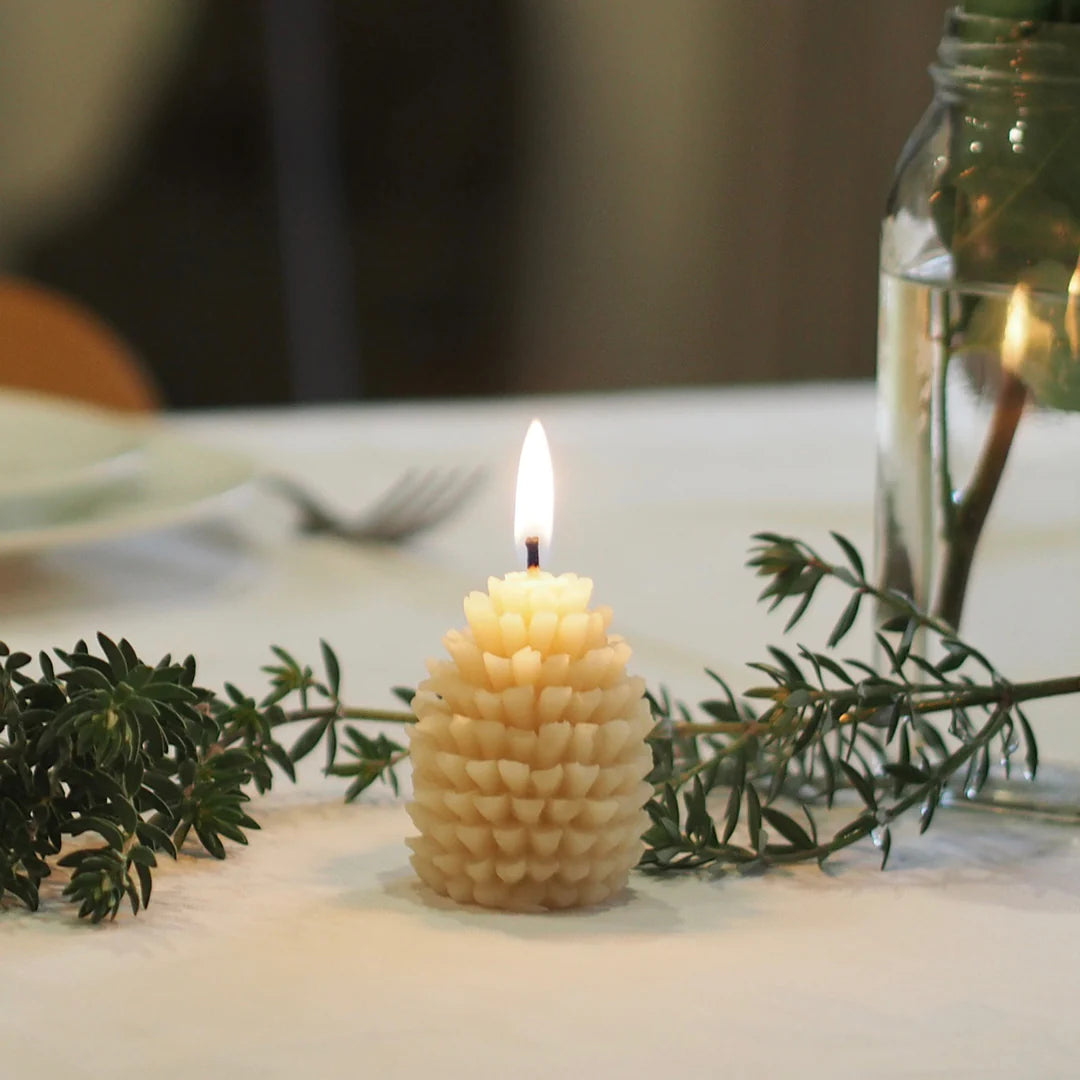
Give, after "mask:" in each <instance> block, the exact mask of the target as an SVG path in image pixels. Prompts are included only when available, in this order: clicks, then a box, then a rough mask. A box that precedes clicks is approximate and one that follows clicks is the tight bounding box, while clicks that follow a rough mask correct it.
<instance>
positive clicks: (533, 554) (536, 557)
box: [525, 536, 540, 570]
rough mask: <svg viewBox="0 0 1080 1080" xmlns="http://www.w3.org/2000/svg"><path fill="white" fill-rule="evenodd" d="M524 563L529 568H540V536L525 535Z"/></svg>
mask: <svg viewBox="0 0 1080 1080" xmlns="http://www.w3.org/2000/svg"><path fill="white" fill-rule="evenodd" d="M525 565H526V566H527V567H528V569H530V570H539V569H540V537H538V536H527V537H525Z"/></svg>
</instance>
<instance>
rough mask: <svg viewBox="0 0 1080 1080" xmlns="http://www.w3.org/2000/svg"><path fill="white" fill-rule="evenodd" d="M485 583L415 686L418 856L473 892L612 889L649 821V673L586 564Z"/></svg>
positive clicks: (439, 882)
mask: <svg viewBox="0 0 1080 1080" xmlns="http://www.w3.org/2000/svg"><path fill="white" fill-rule="evenodd" d="M488 590H489V591H488V592H487V593H481V592H474V593H471V594H470V595H469V596H468V597H466V600H465V617H466V619H467V620H468V624H469V625H468V628H467V629H465V630H463V631H457V630H453V631H451V632H450V633H449V634H447V636H446V637H445V638H444V639H443V642H444V644H445V645H446V648H447V651H448V652H449V653H450V657H451V659H450V660H433V661H429V662H428V671H429V673H430V677H429V678H428V679H426V680H424V682H422V683H421V684H420V688H419V690H418V691H417V694H416V696H415V698H414V699H413V710H414V712H415V713H416V717H417V723H416V724H415V725H414V726H413V729H412V731H411V732H410V740H411V755H410V756H411V758H412V762H413V789H414V796H413V802H412V803H411V804H410V805H409V813H410V815H411V816H412V819H413V822H414V823H415V824H416V826H417V828H418V829H419V830H420V836H418V837H411V838H410V839H409V841H408V843H409V846H410V847H411V848H412V851H413V855H412V863H413V866H414V867H415V869H416V872H417V873H418V874H419V875H420V877H421V878H422V879H423V881H425V882H426V883H427V884H428V885H430V886H431V888H433V889H434V890H435V891H436V892H439V893H442V894H444V895H446V896H449V897H452V898H453V899H454V900H457V901H459V902H461V903H469V902H472V903H477V904H481V905H483V906H485V907H493V908H507V909H512V910H523V911H530V910H543V909H546V908H567V907H575V906H578V905H584V904H596V903H599V902H601V901H603V900H606V899H608V898H609V897H611V896H613V895H614V894H615V893H617V892H619V890H621V889H622V888H623V886H624V885H625V884H626V879H627V876H628V874H629V872H630V870H631V868H632V867H633V866H634V865H635V864H636V863H637V861H638V859H639V857H640V855H641V851H642V842H641V835H642V833H643V832H644V831H645V829H646V828H647V827H648V815H647V814H646V813H645V811H644V810H643V807H644V805H645V803H646V802H647V800H648V798H649V796H650V795H651V793H652V789H651V787H650V785H649V784H648V783H646V782H645V776H646V775H647V774H648V772H649V770H650V768H651V767H652V754H651V751H650V750H649V747H648V745H647V743H646V742H645V738H646V736H647V735H648V734H649V732H650V731H651V729H652V717H651V714H650V710H649V705H648V702H647V700H646V699H645V696H644V695H645V682H644V680H643V679H640V678H636V677H632V676H629V675H627V673H626V663H627V660H628V659H629V658H630V649H629V646H627V644H626V643H625V642H624V641H623V640H622V639H621V638H619V637H615V636H609V635H608V626H609V624H610V621H611V611H610V610H609V609H607V608H597V609H596V610H590V609H589V606H588V605H589V599H590V596H591V594H592V582H591V581H590V580H589V579H588V578H579V577H577V576H576V575H574V574H562V575H560V576H558V577H555V576H553V575H551V574H547V573H538V572H536V571H526V572H524V573H513V574H509V575H507V577H506V578H504V579H502V580H500V579H497V578H491V579H490V580H489V582H488Z"/></svg>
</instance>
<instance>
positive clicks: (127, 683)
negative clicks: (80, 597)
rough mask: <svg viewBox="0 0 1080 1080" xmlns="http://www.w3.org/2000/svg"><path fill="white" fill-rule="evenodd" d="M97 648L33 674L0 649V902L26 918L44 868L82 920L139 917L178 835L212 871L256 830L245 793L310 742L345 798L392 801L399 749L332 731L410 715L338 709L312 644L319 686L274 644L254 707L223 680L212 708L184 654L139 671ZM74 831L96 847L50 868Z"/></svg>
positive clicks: (335, 677) (127, 655)
mask: <svg viewBox="0 0 1080 1080" xmlns="http://www.w3.org/2000/svg"><path fill="white" fill-rule="evenodd" d="M98 644H99V646H100V648H101V655H96V654H94V653H92V652H91V651H90V649H89V648H88V647H87V645H86V643H85V642H83V641H80V642H79V643H78V644H77V645H76V646H75V648H74V649H72V650H71V651H70V652H68V651H65V650H63V649H56V650H54V653H53V655H52V656H50V655H49V654H48V653H42V654H41V655H40V656H39V658H38V665H39V674H38V675H37V677H34V676H32V675H30V674H29V673H28V669H29V666H30V664H31V662H32V661H31V657H30V656H29V655H27V654H26V653H12V652H10V651H9V650H8V648H7V646H4V645H0V657H2V658H3V662H2V666H0V898H3V896H4V895H5V894H7V895H10V896H12V897H15V898H16V899H18V900H19V901H21V902H22V903H23V904H25V905H26V906H27V907H28V908H31V909H36V908H37V906H38V904H39V900H40V887H41V883H42V881H43V880H44V879H45V878H47V877H48V876H49V875H50V874H51V872H52V864H53V862H55V863H56V864H57V865H59V866H62V867H65V868H67V869H68V870H70V879H69V881H68V883H67V885H66V887H65V888H64V890H63V893H64V896H66V897H67V898H68V899H69V900H71V901H73V902H74V903H75V904H77V905H78V913H79V915H80V916H83V917H85V918H89V919H90V920H91V921H93V922H97V921H99V920H100V919H103V918H104V917H105V916H107V915H108V916H115V915H116V913H117V911H118V910H119V908H120V905H121V904H122V903H123V901H124V899H125V897H126V898H127V899H128V901H129V902H130V904H131V908H132V911H133V912H136V913H137V912H138V911H139V909H140V907H145V906H146V905H147V904H148V903H149V902H150V894H151V889H152V884H153V877H152V872H153V869H154V867H155V866H156V865H157V856H158V855H159V854H160V853H162V852H164V853H166V854H167V855H169V856H172V857H173V858H175V857H176V854H177V851H178V850H179V849H180V848H181V847H182V846H183V844H184V843H185V841H186V840H188V839H189V837H193V838H194V839H195V840H196V841H197V842H198V843H199V844H201V846H202V847H203V848H205V850H206V851H207V852H209V854H210V855H212V856H214V858H216V859H223V858H225V855H226V848H225V845H224V843H223V841H224V840H232V841H234V842H236V843H238V844H246V843H247V842H248V837H247V834H248V833H249V832H250V831H251V830H253V829H257V828H258V827H259V826H258V823H257V822H256V821H255V819H254V818H252V817H251V815H250V814H249V813H248V803H249V801H250V798H251V796H250V790H251V789H254V790H255V791H256V792H259V793H261V792H265V791H268V790H269V789H270V788H271V786H272V785H273V782H274V777H275V770H276V771H278V772H280V773H282V774H284V775H285V776H286V777H287V778H288V779H290V780H294V779H295V776H296V773H295V764H296V762H298V761H299V760H300V759H301V758H303V757H304V756H305V755H307V754H308V753H310V752H311V751H312V750H314V749H315V747H316V746H317V745H318V744H319V743H320V742H323V743H325V746H326V764H325V771H326V772H327V773H328V774H333V775H337V776H345V777H349V778H351V783H350V785H349V787H348V789H347V791H346V794H345V797H346V799H349V800H351V799H354V798H356V796H357V795H359V794H360V792H361V791H363V790H364V789H365V788H367V787H369V786H370V785H371V784H373V783H374V782H375V781H376V780H379V779H383V780H386V781H387V782H388V783H390V784H391V785H392V786H393V788H394V790H395V791H396V790H397V777H396V774H395V768H396V767H397V765H398V764H399V763H400V762H401V760H402V758H403V757H404V756H405V754H406V753H407V751H406V750H405V749H404V747H402V746H401V745H399V744H398V743H396V742H394V741H392V740H391V739H389V738H387V737H386V736H385V735H379V736H377V737H375V738H372V737H370V736H368V735H366V734H364V733H363V732H362V731H360V730H359V729H358V728H357V727H355V726H354V725H353V724H351V723H344V724H343V722H346V721H349V720H354V719H370V720H383V721H387V720H389V721H396V722H401V721H403V720H406V719H411V714H409V713H401V712H392V711H385V710H379V709H348V708H346V707H345V706H344V705H343V703H342V701H341V698H340V682H341V673H340V665H339V663H338V660H337V657H336V656H335V654H334V652H333V650H332V649H331V648H330V647H329V646H328V645H326V644H325V643H323V646H322V654H323V666H324V668H325V677H324V678H317V677H316V676H315V674H314V673H313V671H312V669H311V668H310V667H307V666H303V665H301V664H299V663H298V662H297V661H296V660H294V659H293V657H292V656H291V655H290V654H289V653H287V652H286V651H285V650H284V649H281V648H277V647H274V650H273V651H274V654H275V658H276V662H275V663H273V664H271V665H269V666H267V667H265V668H264V669H263V670H264V671H265V672H266V674H267V675H268V676H269V678H270V690H269V692H268V693H267V694H266V695H265V696H263V697H262V699H261V700H258V701H256V699H254V698H252V697H249V696H247V695H245V694H244V693H242V692H241V691H240V690H238V689H237V688H236V687H235V686H233V685H232V684H231V683H226V684H225V694H224V696H223V697H219V696H217V695H216V694H214V693H213V692H212V691H210V690H207V689H205V688H204V687H201V686H198V685H197V684H196V681H195V680H196V667H195V660H194V659H193V658H192V657H190V656H189V657H188V658H187V659H186V660H184V661H183V662H182V663H175V662H173V660H172V659H171V657H169V656H166V657H164V658H163V659H162V660H159V661H158V662H157V663H156V664H149V663H146V662H145V661H143V660H141V659H139V657H138V656H137V655H136V653H135V651H134V649H133V648H132V647H131V645H130V644H129V643H128V642H127V641H120V642H119V643H115V642H113V641H112V640H111V639H109V638H107V637H105V636H104V635H99V636H98ZM54 657H55V661H59V663H60V665H61V666H60V667H57V665H56V663H55V661H54ZM402 694H403V695H404V696H405V697H406V698H407V697H408V696H409V693H408V692H407V691H402ZM287 705H292V706H294V707H292V708H286V706H287ZM295 721H308V726H307V727H306V728H305V729H304V730H303V732H302V734H301V735H300V737H299V738H298V739H297V741H296V743H295V744H294V745H293V746H292V748H291V749H289V750H286V749H285V747H284V746H282V744H281V743H279V742H278V741H277V738H276V732H277V729H278V728H280V727H281V726H282V725H283V724H287V723H292V722H295ZM339 724H343V726H344V734H345V739H344V742H343V743H342V744H341V745H339V740H338V726H339ZM342 750H343V751H344V753H343V754H342V753H340V751H342ZM341 758H344V760H340V759H341ZM82 834H90V835H92V836H94V837H97V838H98V839H99V840H100V841H102V842H103V843H97V844H94V845H93V846H79V847H77V848H76V849H75V850H72V851H70V852H69V853H68V854H66V855H63V856H62V857H60V858H56V857H57V856H59V855H60V852H61V847H62V845H63V844H64V841H65V837H74V836H80V835H82Z"/></svg>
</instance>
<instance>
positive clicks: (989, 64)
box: [930, 8, 1080, 106]
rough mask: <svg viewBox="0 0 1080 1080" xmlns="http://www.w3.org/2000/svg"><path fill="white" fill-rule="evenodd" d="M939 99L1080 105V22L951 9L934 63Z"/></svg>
mask: <svg viewBox="0 0 1080 1080" xmlns="http://www.w3.org/2000/svg"><path fill="white" fill-rule="evenodd" d="M930 73H931V75H932V76H933V79H934V83H935V86H936V88H937V93H938V95H939V96H940V97H946V98H957V97H964V96H969V95H977V96H979V97H980V98H984V97H985V98H992V97H998V96H1003V97H1008V98H1016V97H1017V96H1018V95H1022V96H1025V97H1028V98H1031V99H1034V100H1036V101H1038V102H1040V103H1045V104H1046V105H1050V106H1053V105H1075V104H1077V103H1080V25H1077V24H1075V23H1059V22H1049V21H1032V20H1020V21H1018V20H1014V19H1002V18H997V17H994V16H989V15H972V14H970V13H968V12H965V11H962V10H961V9H959V8H953V9H951V10H950V11H948V12H947V13H946V16H945V32H944V35H943V36H942V39H941V43H940V44H939V46H938V54H937V63H936V64H933V65H932V66H931V68H930Z"/></svg>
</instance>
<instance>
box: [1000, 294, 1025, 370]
mask: <svg viewBox="0 0 1080 1080" xmlns="http://www.w3.org/2000/svg"><path fill="white" fill-rule="evenodd" d="M1030 336H1031V290H1030V289H1029V288H1028V286H1027V285H1026V284H1024V283H1023V282H1021V283H1020V284H1019V285H1017V286H1016V288H1015V289H1013V292H1012V296H1011V297H1009V309H1008V311H1007V313H1006V315H1005V334H1004V337H1003V338H1002V341H1001V366H1002V367H1004V368H1006V369H1007V370H1008V371H1012V372H1017V371H1019V370H1020V368H1021V367H1022V366H1023V362H1024V353H1025V352H1026V351H1027V347H1028V338H1029V337H1030Z"/></svg>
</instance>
